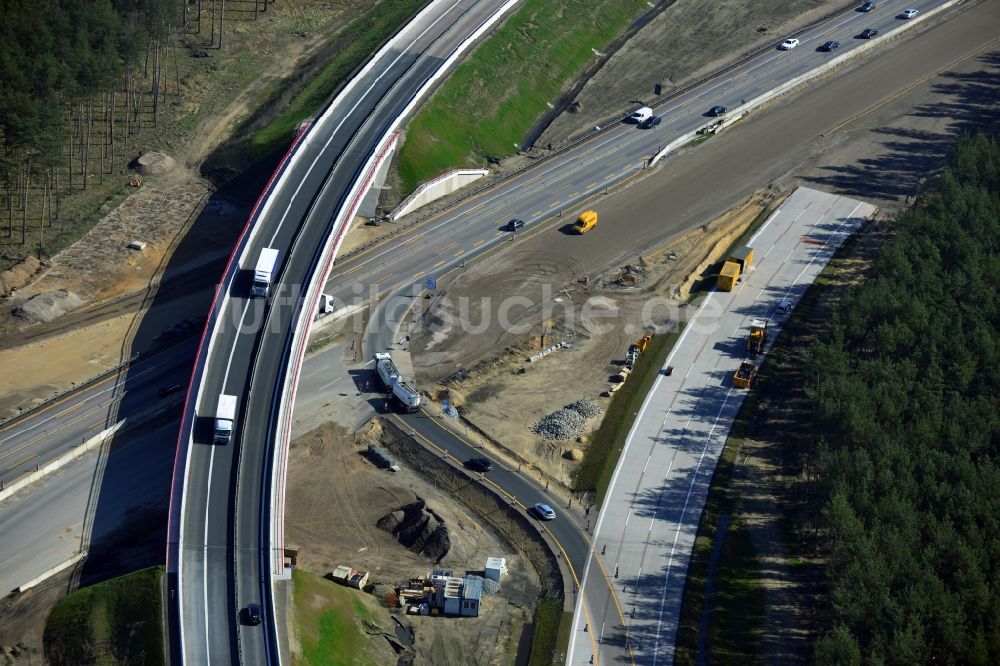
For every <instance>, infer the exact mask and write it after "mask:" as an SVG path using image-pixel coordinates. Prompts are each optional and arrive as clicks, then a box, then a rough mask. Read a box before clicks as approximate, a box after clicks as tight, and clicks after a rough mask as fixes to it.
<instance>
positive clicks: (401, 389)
mask: <svg viewBox="0 0 1000 666" xmlns="http://www.w3.org/2000/svg"><path fill="white" fill-rule="evenodd" d="M392 396H393V397H394V398H395V399H396V402H398V403H399V406H400V407H402V408H403V411H405V412H406V413H408V414H412V413H413V412H416V411H418V410H419V409H420V392H419V391H417V389H415V388H413V387H412V386H410V385H409V384H407V383H406V382H404V381H403V380H399V381H398V382H396V383H395V384H393V385H392Z"/></svg>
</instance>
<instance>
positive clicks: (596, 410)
mask: <svg viewBox="0 0 1000 666" xmlns="http://www.w3.org/2000/svg"><path fill="white" fill-rule="evenodd" d="M564 409H572V410H573V411H574V412H577V413H578V414H579V415H580V416H582V417H583V418H585V419H592V418H594V417H595V416H598V415H599V414H600V413H601V406H600V405H598V404H597V403H596V402H594V401H593V400H577V401H576V402H574V403H573V404H571V405H566V407H565V408H564Z"/></svg>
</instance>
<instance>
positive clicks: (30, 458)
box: [7, 453, 38, 469]
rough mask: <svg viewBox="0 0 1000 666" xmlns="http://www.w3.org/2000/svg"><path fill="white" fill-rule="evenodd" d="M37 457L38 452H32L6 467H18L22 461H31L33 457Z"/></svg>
mask: <svg viewBox="0 0 1000 666" xmlns="http://www.w3.org/2000/svg"><path fill="white" fill-rule="evenodd" d="M37 457H38V454H37V453H32V454H31V455H30V456H28V457H27V458H24V459H22V460H18V461H17V462H16V463H14V464H13V465H11V466H10V467H8V468H7V469H14V468H15V467H20V466H21V465H23V464H24V463H26V462H29V461H31V460H34V459H35V458H37Z"/></svg>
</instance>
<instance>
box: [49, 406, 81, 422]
mask: <svg viewBox="0 0 1000 666" xmlns="http://www.w3.org/2000/svg"><path fill="white" fill-rule="evenodd" d="M83 405H84V403H82V402H78V403H76V404H75V405H72V406H70V407H67V408H66V409H64V410H62V411H61V412H59V413H58V414H56V416H55V418H57V419H58V418H59V417H61V416H65V415H66V414H69V413H70V412H74V411H76V410H78V409H80V408H81V407H83Z"/></svg>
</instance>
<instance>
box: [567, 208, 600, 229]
mask: <svg viewBox="0 0 1000 666" xmlns="http://www.w3.org/2000/svg"><path fill="white" fill-rule="evenodd" d="M596 226H597V211H594V210H585V211H583V212H582V213H580V217H578V218H576V224H574V225H573V231H575V232H576V233H578V234H585V233H587V232H588V231H590V230H591V229H593V228H594V227H596Z"/></svg>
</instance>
